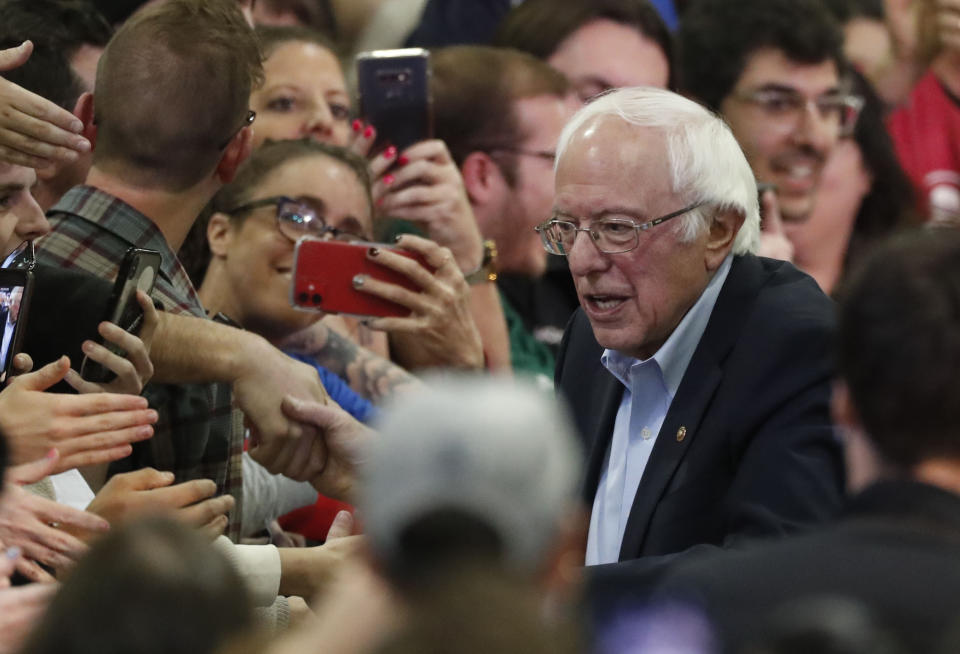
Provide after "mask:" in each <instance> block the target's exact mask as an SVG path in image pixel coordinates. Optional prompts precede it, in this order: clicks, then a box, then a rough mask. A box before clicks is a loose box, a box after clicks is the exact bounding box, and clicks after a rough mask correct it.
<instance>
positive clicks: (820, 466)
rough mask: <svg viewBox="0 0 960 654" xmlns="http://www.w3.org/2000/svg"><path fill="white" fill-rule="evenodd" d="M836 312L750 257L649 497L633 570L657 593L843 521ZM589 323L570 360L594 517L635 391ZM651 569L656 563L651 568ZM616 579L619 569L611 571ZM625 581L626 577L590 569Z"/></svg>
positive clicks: (565, 387) (641, 501) (676, 414)
mask: <svg viewBox="0 0 960 654" xmlns="http://www.w3.org/2000/svg"><path fill="white" fill-rule="evenodd" d="M834 322H835V318H834V308H833V304H832V302H831V301H830V300H829V299H828V298H827V297H826V296H825V295H824V294H823V293H822V292H821V291H820V289H819V288H818V287H817V285H816V283H815V282H814V281H813V280H812V279H811V278H810V277H808V276H807V275H805V274H804V273H801V272H800V271H798V270H797V269H796V268H794V267H793V266H792V265H790V264H788V263H784V262H782V261H775V260H772V259H761V258H757V257H755V256H752V255H747V256H736V257H734V259H733V264H732V266H731V268H730V273H729V275H728V276H727V279H726V281H725V282H724V285H723V288H722V289H721V291H720V294H719V296H718V298H717V302H716V304H715V306H714V309H713V313H712V314H711V316H710V320H709V322H708V324H707V327H706V330H705V331H704V334H703V337H702V338H701V339H700V344H699V345H698V346H697V348H696V350H695V352H694V354H693V357H692V359H691V360H690V363H689V365H688V367H687V370H686V373H685V375H684V377H683V380H682V381H681V383H680V386H679V388H678V390H677V394H676V396H675V397H674V399H673V403H672V404H671V405H670V409H669V412H668V413H667V416H666V419H665V420H664V422H663V427H662V428H661V430H660V434H659V436H658V437H657V441H656V444H655V445H654V448H653V452H652V454H651V456H650V460H649V462H648V464H647V467H646V469H645V471H644V474H643V478H642V479H641V481H640V486H639V488H638V489H637V493H636V496H635V498H634V501H633V506H632V508H631V510H630V516H629V519H628V521H627V526H626V530H625V532H624V538H623V545H622V547H621V550H620V561H621V562H628V561H629V562H631V563H630V564H628V566H627V568H629V573H632V574H634V575H636V576H637V577H636V580H635V582H636V583H640V582H641V580H642V581H643V582H651V581H652V580H651V579H649V578H648V575H649V574H650V573H656V572H659V571H660V569H661V568H662V565H661V564H662V563H663V562H664V561H665V558H664V557H665V556H666V555H675V554H676V553H679V552H686V551H690V550H691V548H697V546H703V545H705V544H706V545H713V546H718V545H723V546H727V545H731V544H734V543H735V542H737V541H739V540H741V539H744V538H748V537H758V536H770V535H777V534H783V533H787V532H790V531H795V530H797V529H799V528H801V527H803V526H806V525H810V524H813V523H818V522H821V521H823V520H825V519H827V518H828V517H830V516H832V515H834V514H835V512H836V511H838V510H839V508H840V504H841V498H842V495H843V488H844V473H843V457H842V448H841V446H840V443H839V442H838V440H837V438H836V437H835V435H834V433H833V430H832V428H831V425H830V415H829V399H830V385H831V378H832V373H833V365H832V356H831V349H832V334H833V329H834ZM602 351H603V348H601V347H600V345H598V344H597V342H596V340H595V339H594V337H593V331H592V329H591V328H590V323H589V321H588V320H587V318H586V316H585V315H584V314H583V312H582V310H578V312H577V313H576V314H574V317H573V318H572V320H571V322H570V325H568V327H567V333H566V335H565V337H564V342H563V344H562V345H561V351H560V355H559V358H558V361H557V374H556V382H557V387H558V390H559V392H560V393H561V394H562V395H563V396H564V397H565V398H566V399H567V400H568V401H569V403H570V406H571V407H572V410H573V415H574V417H575V421H576V423H577V426H578V427H579V429H580V432H581V434H582V435H583V437H584V440H585V446H586V451H587V470H586V479H585V482H584V500H585V501H586V502H587V505H588V506H592V504H593V499H594V495H595V494H596V491H597V485H598V482H599V479H600V474H601V471H602V469H603V463H604V458H605V456H606V454H607V450H608V449H609V445H610V440H611V435H612V431H613V425H614V419H615V418H616V414H617V410H618V408H619V405H620V400H621V397H622V394H623V386H622V384H621V383H620V382H619V381H617V379H616V378H614V377H613V375H611V374H610V373H609V372H608V371H607V370H606V369H605V368H604V367H603V366H602V365H601V363H600V355H601V353H602ZM640 557H643V559H640ZM610 568H613V570H611V569H610ZM590 572H591V574H592V575H593V577H594V578H595V579H597V578H602V577H603V575H605V574H608V573H609V574H612V575H613V576H614V578H615V579H617V580H623V579H624V577H623V575H624V574H629V573H628V570H627V569H625V568H624V565H623V564H620V565H618V564H612V565H609V566H596V567H594V568H591V569H590Z"/></svg>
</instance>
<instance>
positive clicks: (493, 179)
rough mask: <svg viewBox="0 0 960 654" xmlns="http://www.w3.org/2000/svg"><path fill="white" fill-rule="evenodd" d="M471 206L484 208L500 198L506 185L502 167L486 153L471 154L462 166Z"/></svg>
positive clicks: (464, 184)
mask: <svg viewBox="0 0 960 654" xmlns="http://www.w3.org/2000/svg"><path fill="white" fill-rule="evenodd" d="M460 174H461V175H462V176H463V186H464V188H465V189H466V190H467V197H468V198H470V204H474V205H479V206H483V205H486V204H489V203H490V202H491V200H492V199H494V198H499V197H500V194H501V193H502V192H503V190H502V189H503V187H504V186H505V185H506V180H505V179H504V177H503V173H502V172H501V170H500V166H499V165H498V164H497V162H496V161H494V160H493V158H492V157H491V156H490V155H489V154H487V153H486V152H480V151H476V152H471V153H470V154H468V155H467V157H466V158H465V159H464V160H463V165H462V166H460Z"/></svg>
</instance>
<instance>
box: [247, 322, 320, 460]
mask: <svg viewBox="0 0 960 654" xmlns="http://www.w3.org/2000/svg"><path fill="white" fill-rule="evenodd" d="M246 354H248V355H250V356H249V362H248V364H247V365H246V366H245V370H246V371H245V372H244V373H242V374H241V375H240V376H239V377H238V378H237V379H235V380H234V382H233V396H234V399H235V400H236V402H237V405H238V406H239V407H240V409H241V410H242V411H243V413H244V414H245V416H246V418H247V420H248V421H249V423H250V428H251V432H252V434H253V437H254V444H270V443H274V442H288V441H297V440H300V439H301V437H303V436H304V434H305V430H304V428H303V426H302V425H300V424H299V423H297V422H296V421H294V420H291V419H290V418H289V417H287V416H286V415H285V414H284V413H283V412H282V411H281V410H280V404H281V402H282V401H283V398H284V397H285V396H286V395H294V396H296V397H299V398H301V399H304V400H311V401H314V402H320V403H326V402H328V401H329V399H330V398H329V396H328V395H327V391H326V389H324V387H323V384H322V383H321V381H320V376H319V375H318V374H317V371H316V369H315V368H313V367H312V366H308V365H307V364H305V363H301V362H299V361H297V360H295V359H292V358H290V357H288V356H287V355H286V354H284V353H283V352H281V351H280V350H278V349H277V348H275V347H273V346H272V345H269V344H266V342H265V341H264V347H262V348H259V349H258V350H257V351H255V352H254V351H251V352H247V353H246ZM308 436H309V434H308ZM307 449H309V446H308V447H307Z"/></svg>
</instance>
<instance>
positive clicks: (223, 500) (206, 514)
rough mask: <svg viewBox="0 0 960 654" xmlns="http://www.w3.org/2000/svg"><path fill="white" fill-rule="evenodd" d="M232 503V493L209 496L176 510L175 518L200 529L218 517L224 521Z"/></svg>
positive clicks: (216, 520) (217, 519)
mask: <svg viewBox="0 0 960 654" xmlns="http://www.w3.org/2000/svg"><path fill="white" fill-rule="evenodd" d="M233 505H234V499H233V496H232V495H220V496H219V497H211V498H210V499H208V500H204V501H202V502H198V503H196V504H194V505H192V506H188V507H185V508H183V509H180V510H179V511H177V518H179V519H180V520H182V521H183V522H185V523H186V524H188V525H193V526H195V527H199V528H201V529H202V528H204V527H206V526H209V525H210V523H213V522H218V521H219V519H220V518H223V519H224V522H226V521H227V514H228V513H230V511H232V510H233ZM224 526H226V525H224ZM221 531H222V530H221ZM218 535H219V534H218Z"/></svg>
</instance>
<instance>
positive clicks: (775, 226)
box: [760, 189, 783, 234]
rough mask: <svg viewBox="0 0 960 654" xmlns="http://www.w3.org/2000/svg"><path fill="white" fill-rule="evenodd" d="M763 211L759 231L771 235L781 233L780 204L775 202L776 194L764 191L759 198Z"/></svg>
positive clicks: (771, 191)
mask: <svg viewBox="0 0 960 654" xmlns="http://www.w3.org/2000/svg"><path fill="white" fill-rule="evenodd" d="M760 203H761V205H762V209H763V222H762V223H761V229H762V230H763V231H765V232H768V233H771V234H782V233H783V220H782V219H781V218H780V203H779V202H777V194H776V192H775V191H773V190H770V189H768V190H766V191H764V192H763V195H762V196H761V198H760Z"/></svg>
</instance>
